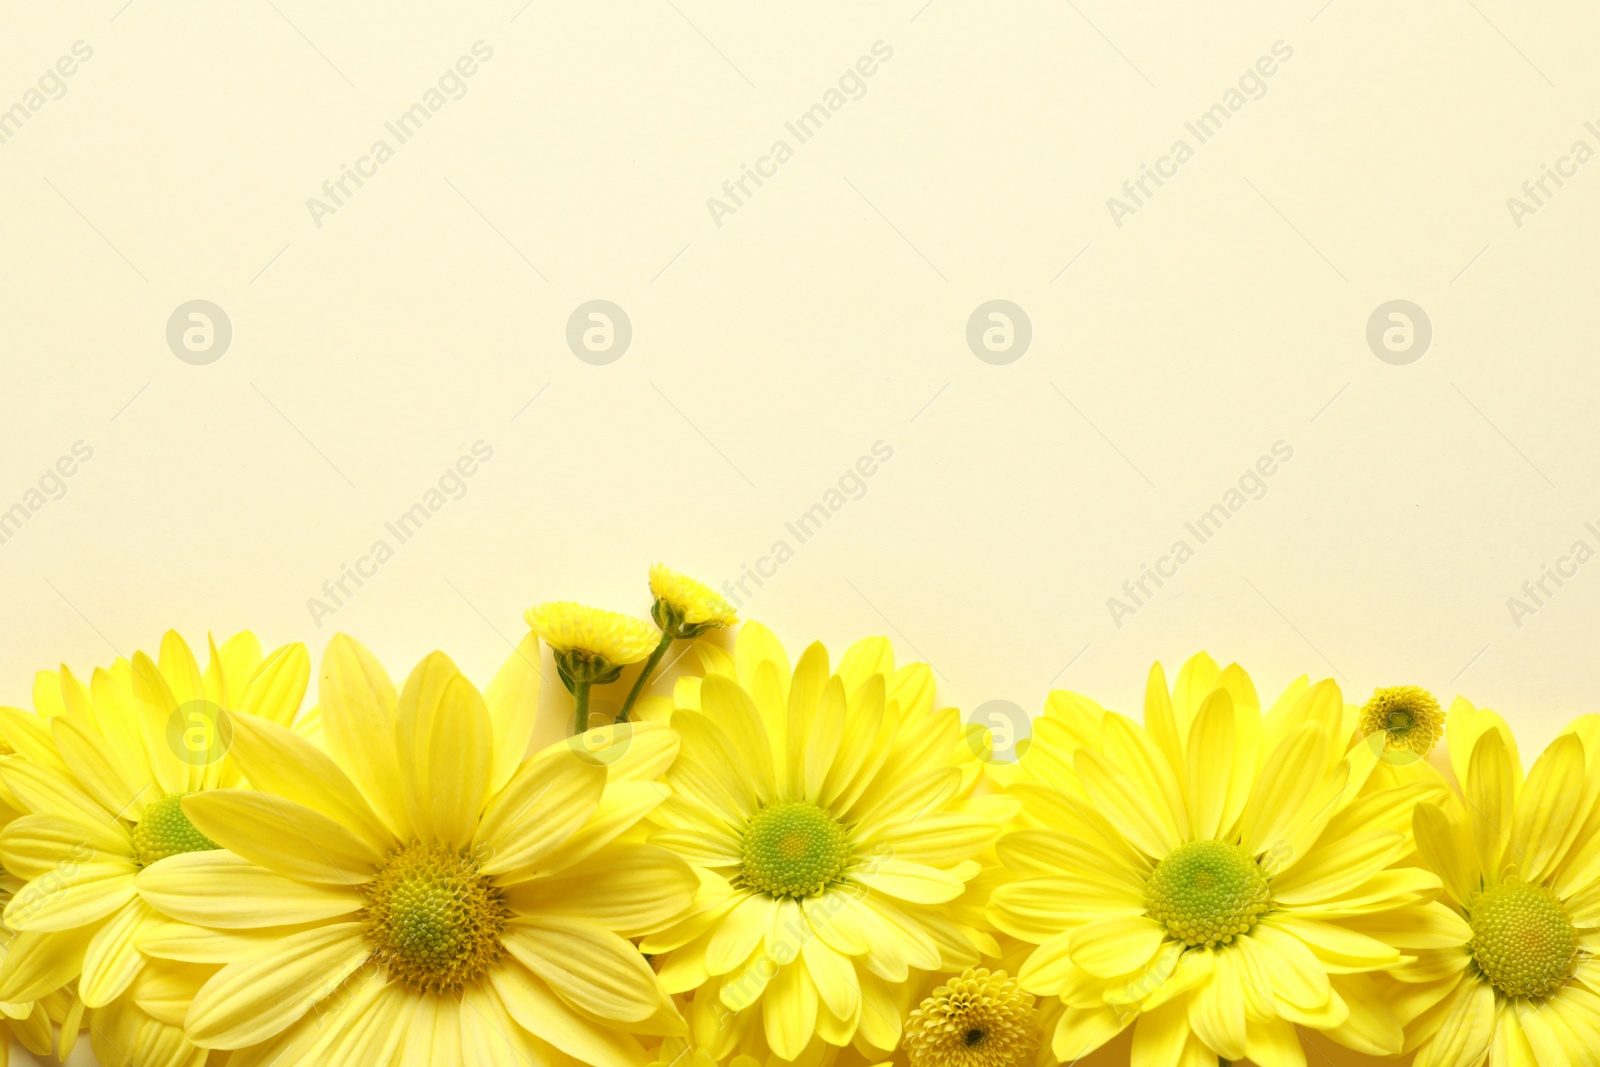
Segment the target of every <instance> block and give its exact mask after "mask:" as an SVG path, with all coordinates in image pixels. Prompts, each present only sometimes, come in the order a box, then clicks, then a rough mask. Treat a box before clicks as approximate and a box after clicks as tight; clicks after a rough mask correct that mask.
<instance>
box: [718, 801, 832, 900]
mask: <svg viewBox="0 0 1600 1067" xmlns="http://www.w3.org/2000/svg"><path fill="white" fill-rule="evenodd" d="M849 862H850V836H849V834H847V833H846V832H845V828H844V827H843V826H841V825H840V824H839V820H837V819H835V818H834V817H833V816H832V815H830V814H828V813H827V812H826V811H824V810H822V809H821V808H819V807H817V806H816V805H815V804H811V803H808V802H807V801H804V800H794V801H787V802H785V803H782V804H773V805H772V806H770V807H765V808H762V809H761V810H760V811H758V812H756V813H755V814H754V815H752V816H751V817H750V821H749V823H747V824H746V825H745V828H744V847H743V850H742V857H741V862H740V864H739V881H740V882H741V883H742V884H743V885H744V886H745V887H746V888H749V889H754V890H756V891H758V892H762V893H765V894H767V895H768V896H772V897H813V896H816V895H817V894H818V893H821V892H823V891H824V890H826V889H827V888H828V887H829V886H831V885H833V884H834V883H836V882H838V881H839V880H840V879H841V878H842V877H843V875H844V869H845V867H846V866H847V865H848V864H849Z"/></svg>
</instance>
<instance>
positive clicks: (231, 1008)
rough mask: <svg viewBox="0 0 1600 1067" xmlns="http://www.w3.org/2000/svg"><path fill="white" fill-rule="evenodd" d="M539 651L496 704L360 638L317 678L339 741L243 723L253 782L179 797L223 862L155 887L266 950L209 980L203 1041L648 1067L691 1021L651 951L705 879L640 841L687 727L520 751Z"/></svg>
mask: <svg viewBox="0 0 1600 1067" xmlns="http://www.w3.org/2000/svg"><path fill="white" fill-rule="evenodd" d="M536 648H537V641H536V639H535V638H534V636H533V635H531V634H530V635H528V636H527V637H525V638H524V639H523V643H522V645H521V646H520V647H519V648H518V649H517V651H516V652H515V653H513V655H512V656H511V657H510V658H509V659H508V660H507V661H506V666H505V667H504V668H502V670H501V672H500V674H499V675H498V676H496V678H495V680H494V682H493V683H492V684H491V685H490V686H489V688H488V689H487V690H485V691H483V692H481V693H480V692H479V690H478V689H477V688H476V687H475V686H474V685H473V684H472V683H471V682H470V681H468V680H467V678H466V677H465V676H464V675H462V674H461V672H460V670H459V669H457V667H456V666H455V664H454V663H452V662H451V661H450V659H449V658H448V657H447V656H445V655H444V654H442V653H438V652H435V653H433V654H432V655H430V656H428V657H427V658H426V659H424V660H423V661H422V662H421V663H420V664H418V665H417V667H416V668H415V670H413V671H412V673H411V675H410V677H409V678H407V679H406V680H405V681H404V683H403V684H402V685H400V686H396V685H395V683H394V682H393V681H391V679H390V678H389V675H388V673H387V672H386V671H385V670H384V668H383V666H382V665H381V664H380V663H379V662H378V661H377V660H376V659H375V658H374V657H373V656H372V655H371V653H369V652H368V651H367V650H366V649H364V648H362V647H361V646H360V645H358V644H357V643H356V642H354V641H353V640H351V639H350V638H348V637H346V636H344V635H342V634H341V635H338V636H336V637H335V638H334V639H333V640H332V641H331V642H330V643H329V645H328V649H327V652H326V653H325V655H324V657H323V661H322V669H321V672H320V679H321V680H320V683H319V689H318V706H319V707H320V708H321V714H322V727H323V736H324V739H325V745H324V746H322V747H318V746H316V745H313V744H312V743H311V742H309V741H307V740H305V739H304V738H302V737H300V736H299V735H298V734H296V733H295V732H293V731H291V730H287V729H284V728H283V727H281V726H277V725H275V724H273V723H272V722H270V721H268V720H267V719H265V718H261V717H258V716H254V715H248V714H239V715H237V716H235V732H234V744H233V756H234V758H235V759H236V760H237V761H238V762H239V765H240V767H241V768H242V770H243V772H244V774H245V775H246V777H247V778H248V780H249V781H250V782H251V783H252V784H253V785H254V786H255V787H256V789H255V790H240V789H226V788H224V789H211V790H207V791H205V792H202V793H196V794H193V795H190V796H186V797H184V798H183V801H182V804H183V810H184V811H185V813H187V815H188V817H189V819H190V821H191V822H192V823H193V825H194V827H195V829H197V830H198V831H199V832H200V833H202V834H204V835H205V836H206V837H207V838H209V839H210V840H212V841H215V842H217V843H218V844H220V845H222V846H223V847H224V848H225V849H227V851H206V852H186V853H182V854H179V855H174V856H171V857H168V858H166V859H163V860H160V861H158V862H156V863H154V864H151V865H150V866H149V867H146V868H145V869H144V870H143V871H142V872H141V873H140V874H139V876H138V883H137V889H138V891H139V893H140V895H141V897H142V898H143V899H144V900H145V901H147V902H148V903H149V904H150V905H151V906H153V907H156V908H158V909H159V910H161V911H162V912H163V913H164V914H166V915H168V916H170V917H172V918H173V919H176V920H178V921H179V923H187V924H192V926H194V927H205V928H207V929H209V930H212V931H215V930H217V929H219V928H220V929H222V930H225V931H226V933H225V934H222V935H218V936H219V937H224V938H236V937H239V936H244V937H247V938H248V939H249V944H250V945H251V946H252V947H251V949H250V950H249V951H248V952H243V953H238V954H236V955H234V956H232V957H230V958H228V959H227V960H226V963H225V966H222V967H221V968H220V969H219V970H215V971H214V972H212V973H206V972H200V973H199V974H198V976H197V977H199V979H200V980H201V983H202V984H200V986H199V988H198V989H197V990H196V991H195V992H194V993H193V995H192V998H191V1001H190V1004H189V1007H188V1009H187V1012H186V1015H185V1023H186V1027H185V1032H186V1034H187V1036H188V1039H189V1040H190V1041H192V1042H193V1043H195V1044H196V1045H199V1046H200V1047H202V1048H211V1049H246V1048H249V1047H250V1046H256V1045H259V1046H261V1047H260V1048H258V1049H256V1050H255V1051H253V1052H250V1053H246V1054H244V1058H245V1062H247V1063H253V1064H267V1063H279V1064H289V1063H296V1064H299V1063H307V1064H309V1063H323V1062H336V1063H364V1064H383V1065H392V1064H395V1063H398V1062H399V1061H400V1058H401V1057H400V1053H399V1052H398V1049H399V1046H400V1042H401V1041H402V1040H404V1041H405V1042H406V1044H407V1047H410V1048H423V1049H432V1050H433V1052H432V1053H431V1054H425V1055H424V1059H425V1060H426V1061H427V1062H429V1063H433V1064H441V1065H447V1064H449V1065H457V1067H460V1065H462V1064H488V1063H517V1064H530V1063H534V1064H537V1063H552V1062H556V1061H557V1060H558V1059H559V1060H560V1062H572V1061H577V1062H581V1063H587V1064H593V1065H596V1067H642V1065H643V1064H645V1063H646V1062H648V1061H647V1060H646V1058H645V1052H644V1048H643V1046H642V1045H641V1044H640V1043H639V1041H638V1038H637V1037H636V1036H635V1035H639V1034H643V1035H647V1036H653V1037H659V1036H661V1035H670V1034H682V1033H683V1032H684V1031H685V1024H684V1021H683V1019H682V1018H681V1017H680V1015H679V1013H678V1009H677V1008H676V1007H675V1006H674V1005H673V1004H672V1002H671V1001H670V1000H668V999H667V996H666V994H665V993H663V992H662V990H661V988H660V986H659V984H658V983H657V981H656V977H655V975H654V974H653V973H652V972H651V970H650V965H649V963H648V962H647V961H646V960H645V957H644V956H643V955H641V954H640V952H639V951H638V949H637V948H636V947H635V945H634V944H633V941H632V939H633V938H637V937H640V936H642V935H644V934H647V933H651V932H653V931H655V930H658V929H660V928H662V927H664V926H666V925H667V924H669V923H671V922H675V921H677V919H678V917H679V916H680V915H681V914H682V913H683V912H684V911H685V910H686V909H687V908H688V907H689V905H690V904H691V903H692V902H693V899H694V891H695V887H696V886H697V885H698V879H697V878H696V877H695V875H694V873H693V871H692V870H691V869H690V867H689V866H688V865H687V864H686V863H684V862H683V861H682V860H680V859H678V858H677V857H675V856H673V855H672V854H671V853H669V852H667V851H666V850H664V849H660V848H652V847H650V846H648V845H644V844H640V843H638V842H637V841H636V840H630V839H629V838H628V836H627V835H628V832H629V830H630V829H631V827H632V825H633V824H634V823H636V822H638V821H639V820H640V819H641V818H643V817H644V816H645V814H646V813H648V812H649V811H650V810H651V808H653V807H654V806H655V805H657V804H659V803H661V801H662V799H663V797H664V791H663V790H660V789H659V788H656V787H653V786H651V785H650V784H649V783H650V781H651V779H654V778H655V777H657V776H658V775H659V774H660V773H661V772H662V770H664V768H665V767H666V766H667V765H668V764H670V763H671V762H672V760H673V758H674V756H675V755H676V752H677V737H676V736H675V735H674V734H673V733H672V731H671V730H670V729H668V728H667V727H665V726H662V725H660V724H657V723H630V724H627V725H626V726H624V727H621V728H614V729H612V730H611V731H610V732H609V733H608V734H607V735H606V737H605V741H606V743H605V744H604V745H603V746H601V747H583V748H579V747H575V746H572V745H568V744H565V743H559V744H555V745H552V746H550V747H548V748H546V749H543V750H542V751H540V752H539V753H537V754H535V755H534V756H532V757H528V758H524V757H525V754H526V753H527V750H528V744H529V738H530V736H531V733H532V729H533V717H534V716H533V713H534V710H535V705H536V702H537V698H538V692H539V685H538V671H537V667H536V666H535V664H536V663H537V657H536V656H535V655H534V654H533V653H534V651H535V649H536ZM224 900H225V901H227V902H228V906H226V907H219V906H218V902H219V901H224ZM605 902H611V904H613V905H617V906H608V905H607V904H606V903H605ZM155 932H156V933H157V934H160V933H162V932H163V931H161V930H157V931H155ZM193 941H194V934H193V933H192V931H191V932H189V933H187V934H186V933H184V932H182V931H180V932H178V933H175V934H169V935H167V936H166V937H164V938H162V937H151V938H147V939H145V940H143V941H141V942H140V944H139V949H140V951H142V952H150V951H165V952H167V953H169V954H171V955H177V954H180V953H183V952H185V951H187V952H189V953H192V952H193V949H192V944H193ZM217 962H223V961H221V960H218V961H217ZM191 973H192V969H191ZM374 1042H376V1043H374ZM567 1057H571V1060H568V1059H567ZM140 1062H154V1061H153V1060H150V1061H140ZM163 1062H165V1061H163ZM234 1062H238V1061H234Z"/></svg>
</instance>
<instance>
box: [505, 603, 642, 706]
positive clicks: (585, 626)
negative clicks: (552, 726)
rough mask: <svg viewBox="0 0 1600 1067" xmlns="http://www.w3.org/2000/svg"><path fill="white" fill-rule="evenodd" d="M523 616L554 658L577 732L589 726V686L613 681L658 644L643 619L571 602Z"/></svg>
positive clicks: (545, 607)
mask: <svg viewBox="0 0 1600 1067" xmlns="http://www.w3.org/2000/svg"><path fill="white" fill-rule="evenodd" d="M525 617H526V618H527V621H528V626H529V628H531V629H532V630H533V632H534V633H535V634H537V635H539V637H540V638H542V639H543V640H544V643H545V644H547V645H549V646H550V650H551V652H552V653H553V654H554V655H555V661H556V670H557V672H558V673H559V674H560V675H561V681H562V683H563V684H564V685H566V687H567V691H568V692H570V693H571V694H572V696H573V698H574V700H575V701H576V702H577V707H576V721H575V728H576V731H577V732H578V733H580V734H581V733H583V732H584V731H585V730H587V729H588V728H589V688H590V686H594V685H606V684H608V683H610V682H614V681H616V680H617V677H618V675H620V674H621V673H622V668H623V667H625V666H627V665H628V664H630V663H638V662H639V661H640V660H642V659H646V658H648V657H649V656H650V654H651V652H652V651H655V650H656V648H657V646H658V645H659V644H660V643H661V641H662V635H661V634H660V633H658V632H657V631H656V630H655V629H654V628H653V627H651V625H650V624H649V623H647V622H644V621H643V620H641V619H636V618H634V617H633V616H632V615H623V614H621V613H619V612H615V611H605V610H603V609H601V608H591V607H588V606H586V605H583V604H575V603H573V602H572V601H570V600H561V601H555V602H553V603H549V604H540V605H538V606H537V607H532V608H529V609H528V611H527V614H526V616H525ZM658 658H659V657H658Z"/></svg>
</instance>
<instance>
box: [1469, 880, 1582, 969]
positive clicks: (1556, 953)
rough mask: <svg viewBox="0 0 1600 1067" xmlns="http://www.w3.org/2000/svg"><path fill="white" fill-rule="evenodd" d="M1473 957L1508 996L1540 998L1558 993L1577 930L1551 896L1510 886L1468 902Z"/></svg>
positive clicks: (1502, 885) (1571, 962) (1536, 888)
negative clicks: (1470, 903) (1469, 906)
mask: <svg viewBox="0 0 1600 1067" xmlns="http://www.w3.org/2000/svg"><path fill="white" fill-rule="evenodd" d="M1471 911H1472V915H1471V923H1472V946H1471V947H1472V958H1473V959H1474V960H1476V961H1477V963H1478V969H1479V970H1480V971H1482V972H1483V976H1484V977H1485V978H1487V979H1488V980H1489V984H1490V985H1492V986H1494V987H1495V988H1496V989H1498V990H1499V991H1500V992H1502V993H1504V994H1505V995H1506V996H1508V997H1544V996H1549V995H1550V994H1551V993H1554V992H1555V991H1556V990H1557V989H1559V988H1560V987H1561V985H1562V983H1564V982H1565V981H1566V980H1567V979H1568V978H1570V977H1571V976H1572V970H1573V967H1574V965H1575V964H1576V963H1577V960H1578V931H1577V930H1576V929H1574V927H1573V925H1572V918H1571V917H1570V916H1569V915H1568V914H1567V911H1566V909H1565V908H1563V907H1562V906H1561V902H1560V901H1559V900H1557V899H1556V896H1555V894H1554V893H1552V892H1550V891H1549V890H1548V889H1545V888H1544V887H1543V886H1537V885H1529V884H1528V883H1526V882H1519V881H1515V880H1513V881H1509V882H1501V883H1500V884H1499V885H1497V886H1491V887H1490V888H1488V889H1485V890H1484V891H1483V892H1482V893H1480V894H1478V897H1477V899H1475V900H1474V901H1473V902H1472V909H1471Z"/></svg>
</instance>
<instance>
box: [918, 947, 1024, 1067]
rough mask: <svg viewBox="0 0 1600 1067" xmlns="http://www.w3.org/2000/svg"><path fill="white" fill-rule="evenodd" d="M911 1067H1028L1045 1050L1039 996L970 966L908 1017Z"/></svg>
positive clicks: (1008, 979) (1000, 974) (995, 973)
mask: <svg viewBox="0 0 1600 1067" xmlns="http://www.w3.org/2000/svg"><path fill="white" fill-rule="evenodd" d="M901 1044H902V1045H903V1046H904V1047H905V1050H906V1059H907V1061H908V1062H909V1064H910V1067H1027V1065H1028V1064H1030V1063H1032V1062H1033V1058H1034V1053H1035V1052H1037V1051H1038V1049H1039V1025H1038V1021H1037V1018H1036V1012H1035V1011H1034V1005H1033V995H1032V994H1030V993H1028V992H1026V991H1024V990H1023V989H1022V987H1021V985H1020V984H1019V983H1018V982H1017V980H1016V979H1014V978H1011V977H1008V976H1007V975H1006V972H1005V971H990V970H989V969H988V968H986V967H979V968H972V967H969V968H967V969H966V970H965V971H963V972H961V974H959V975H957V976H955V977H953V978H950V979H947V980H946V981H945V982H944V983H943V984H942V985H940V986H939V987H938V988H936V989H934V990H933V992H932V993H930V994H928V996H927V997H926V998H925V999H924V1000H923V1001H922V1003H921V1004H919V1005H918V1006H917V1007H916V1008H915V1009H913V1010H912V1012H911V1014H910V1015H909V1016H908V1017H907V1018H906V1024H905V1036H904V1038H902V1039H901Z"/></svg>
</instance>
